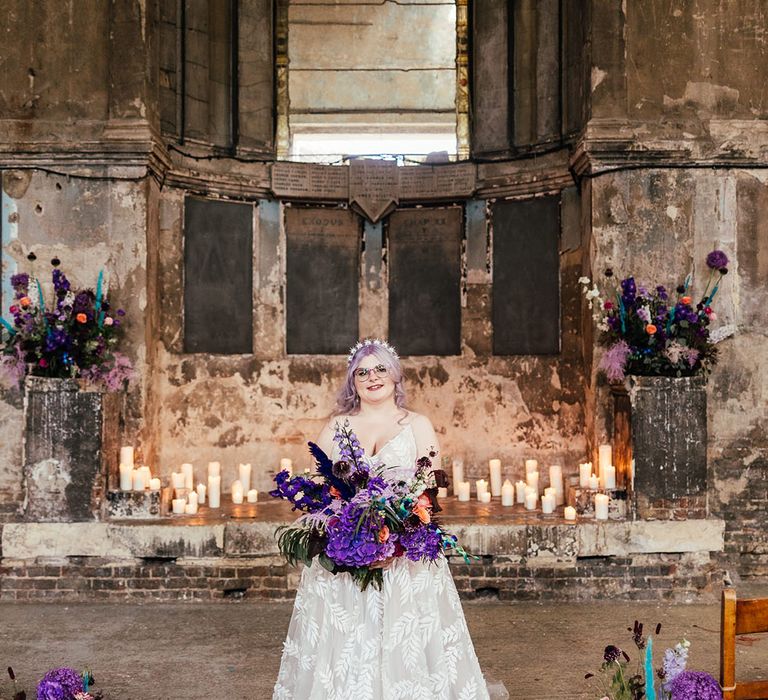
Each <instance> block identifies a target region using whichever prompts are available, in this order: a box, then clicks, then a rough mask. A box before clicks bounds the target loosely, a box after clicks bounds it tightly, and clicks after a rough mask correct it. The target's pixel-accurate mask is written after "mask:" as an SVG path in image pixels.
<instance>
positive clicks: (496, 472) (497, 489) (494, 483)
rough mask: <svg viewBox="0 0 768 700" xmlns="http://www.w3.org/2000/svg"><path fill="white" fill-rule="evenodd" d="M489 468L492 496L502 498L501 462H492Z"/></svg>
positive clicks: (497, 460)
mask: <svg viewBox="0 0 768 700" xmlns="http://www.w3.org/2000/svg"><path fill="white" fill-rule="evenodd" d="M488 468H489V469H490V472H491V496H501V460H500V459H492V460H490V461H489V462H488Z"/></svg>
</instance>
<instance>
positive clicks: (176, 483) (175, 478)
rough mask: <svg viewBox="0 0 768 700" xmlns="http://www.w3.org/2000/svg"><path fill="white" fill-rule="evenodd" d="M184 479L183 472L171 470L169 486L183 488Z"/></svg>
mask: <svg viewBox="0 0 768 700" xmlns="http://www.w3.org/2000/svg"><path fill="white" fill-rule="evenodd" d="M184 484H185V480H184V474H182V472H171V486H173V488H174V489H183V488H185V486H184Z"/></svg>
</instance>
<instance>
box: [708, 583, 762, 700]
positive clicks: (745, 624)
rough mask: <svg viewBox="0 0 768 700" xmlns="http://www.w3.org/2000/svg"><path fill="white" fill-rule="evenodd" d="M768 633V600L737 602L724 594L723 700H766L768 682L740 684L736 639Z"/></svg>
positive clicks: (729, 590)
mask: <svg viewBox="0 0 768 700" xmlns="http://www.w3.org/2000/svg"><path fill="white" fill-rule="evenodd" d="M758 632H768V598H745V599H743V600H737V599H736V591H734V590H733V589H732V588H726V589H724V590H723V597H722V605H721V608H720V687H721V688H722V689H723V700H764V699H765V698H768V681H751V682H750V681H745V682H743V683H737V682H736V635H738V634H755V633H758Z"/></svg>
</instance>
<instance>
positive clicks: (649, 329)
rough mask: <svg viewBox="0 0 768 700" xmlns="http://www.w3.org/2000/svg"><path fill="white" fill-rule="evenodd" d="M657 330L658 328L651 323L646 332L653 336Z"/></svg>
mask: <svg viewBox="0 0 768 700" xmlns="http://www.w3.org/2000/svg"><path fill="white" fill-rule="evenodd" d="M657 330H658V328H656V326H654V325H653V324H652V323H649V324H648V325H647V326H646V327H645V332H646V333H647V334H648V335H653V334H654V333H655V332H656V331H657Z"/></svg>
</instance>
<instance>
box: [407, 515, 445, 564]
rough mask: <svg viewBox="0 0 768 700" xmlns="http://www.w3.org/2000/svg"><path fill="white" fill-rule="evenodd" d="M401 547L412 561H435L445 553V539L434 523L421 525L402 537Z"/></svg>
mask: <svg viewBox="0 0 768 700" xmlns="http://www.w3.org/2000/svg"><path fill="white" fill-rule="evenodd" d="M400 545H401V546H402V547H403V548H404V549H405V556H406V557H408V559H410V560H411V561H427V562H430V561H435V560H436V559H437V558H438V557H439V556H440V553H441V552H442V551H443V538H442V536H441V535H440V532H439V530H438V528H437V526H436V525H435V524H434V523H429V524H428V525H420V526H419V527H417V528H415V529H413V530H406V531H405V532H404V533H402V534H401V535H400Z"/></svg>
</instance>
